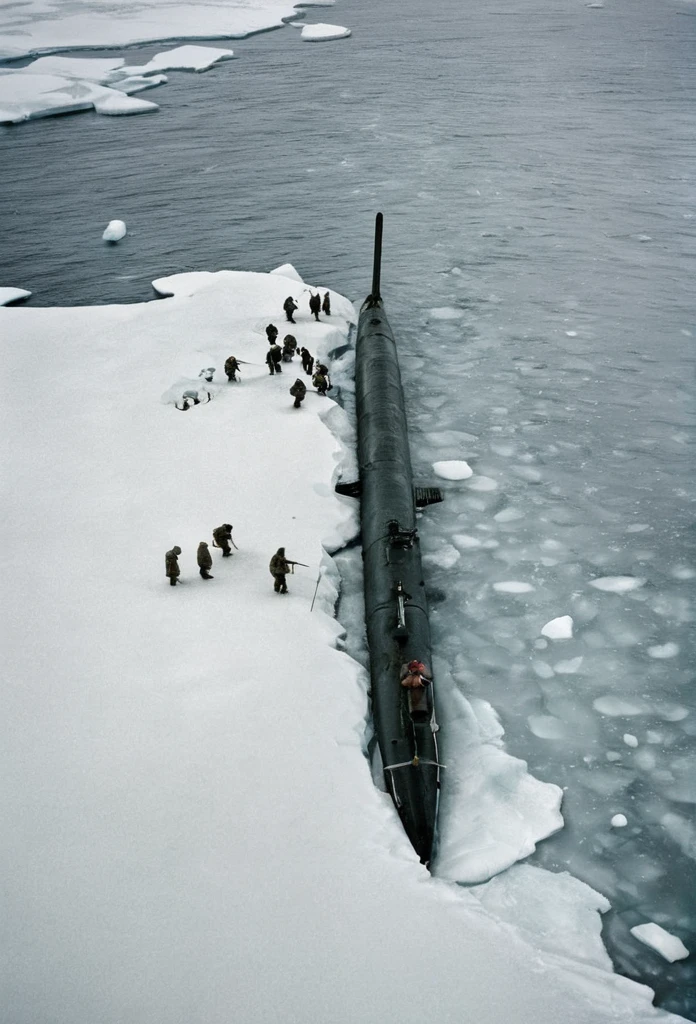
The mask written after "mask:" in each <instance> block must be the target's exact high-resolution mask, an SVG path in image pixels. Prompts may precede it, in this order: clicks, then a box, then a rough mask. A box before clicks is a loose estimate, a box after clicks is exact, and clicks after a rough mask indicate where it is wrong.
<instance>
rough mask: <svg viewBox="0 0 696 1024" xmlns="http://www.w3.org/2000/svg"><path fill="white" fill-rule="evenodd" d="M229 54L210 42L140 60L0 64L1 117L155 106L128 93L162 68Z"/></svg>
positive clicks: (158, 78) (157, 81)
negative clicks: (130, 63) (129, 63)
mask: <svg viewBox="0 0 696 1024" xmlns="http://www.w3.org/2000/svg"><path fill="white" fill-rule="evenodd" d="M232 56H233V51H232V50H221V49H216V48H214V47H211V46H178V47H176V49H173V50H165V51H163V52H162V53H158V54H156V55H155V56H154V57H153V58H152V59H151V60H150V61H148V63H147V64H143V65H142V66H126V65H125V61H124V59H123V58H122V57H57V56H50V57H39V59H38V60H35V61H33V62H32V63H31V64H28V65H27V66H26V67H22V68H17V69H12V68H0V121H5V122H19V121H27V120H29V119H33V118H37V117H50V116H51V115H52V114H65V113H70V112H74V111H79V110H89V109H91V108H93V109H94V110H96V112H97V113H99V114H139V113H147V112H152V111H155V110H158V109H159V107H158V106H157V104H156V103H152V102H150V101H149V100H140V99H132V98H131V94H132V93H135V92H141V91H142V90H143V89H151V88H153V87H154V86H157V85H161V84H163V83H164V82H166V81H167V77H166V75H163V74H160V73H159V72H162V71H164V70H168V69H172V70H174V69H176V70H188V71H204V70H206V69H207V68H210V67H212V66H213V65H214V64H216V63H218V62H219V61H221V60H228V59H229V58H231V57H232Z"/></svg>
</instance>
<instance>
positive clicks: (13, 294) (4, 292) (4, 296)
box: [0, 288, 31, 306]
mask: <svg viewBox="0 0 696 1024" xmlns="http://www.w3.org/2000/svg"><path fill="white" fill-rule="evenodd" d="M30 295H31V292H28V291H26V290H25V289H24V288H0V306H9V305H10V304H11V303H12V302H19V300H20V299H28V298H29V296H30Z"/></svg>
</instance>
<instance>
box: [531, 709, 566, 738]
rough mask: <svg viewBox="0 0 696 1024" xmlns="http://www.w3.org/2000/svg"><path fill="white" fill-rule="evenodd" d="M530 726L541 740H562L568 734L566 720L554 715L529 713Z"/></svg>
mask: <svg viewBox="0 0 696 1024" xmlns="http://www.w3.org/2000/svg"><path fill="white" fill-rule="evenodd" d="M527 721H528V722H529V728H530V729H531V731H532V732H533V733H534V735H535V736H538V737H539V739H541V740H562V739H564V738H565V737H566V736H567V735H568V729H567V727H566V724H565V722H562V721H561V720H560V718H555V717H554V716H553V715H529V716H528V718H527Z"/></svg>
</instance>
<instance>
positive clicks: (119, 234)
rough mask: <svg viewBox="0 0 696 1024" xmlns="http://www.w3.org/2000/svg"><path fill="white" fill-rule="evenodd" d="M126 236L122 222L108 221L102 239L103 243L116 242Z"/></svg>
mask: <svg viewBox="0 0 696 1024" xmlns="http://www.w3.org/2000/svg"><path fill="white" fill-rule="evenodd" d="M125 234H126V225H125V223H124V222H123V221H122V220H110V221H109V223H108V224H107V225H106V227H105V228H104V233H103V234H102V238H103V239H104V241H105V242H118V241H119V239H121V238H124V237H125Z"/></svg>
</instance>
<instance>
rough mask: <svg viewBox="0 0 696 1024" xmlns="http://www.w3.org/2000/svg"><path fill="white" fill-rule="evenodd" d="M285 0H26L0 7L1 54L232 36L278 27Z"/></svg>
mask: <svg viewBox="0 0 696 1024" xmlns="http://www.w3.org/2000/svg"><path fill="white" fill-rule="evenodd" d="M295 13H296V11H295V8H294V6H293V4H291V3H288V2H287V0H224V2H223V0H218V2H215V0H188V2H186V3H176V2H174V3H152V2H148V0H133V2H131V3H128V4H118V3H108V4H103V3H99V2H98V0H83V2H81V3H79V5H78V4H63V5H61V4H53V3H46V2H44V0H26V2H24V3H22V4H21V6H19V5H15V4H9V5H5V6H4V7H3V8H0V59H1V58H3V57H15V58H16V57H20V56H21V57H23V56H28V55H30V54H35V53H40V52H44V53H45V52H50V51H56V50H75V49H81V48H99V47H111V48H115V47H119V46H132V45H134V44H135V43H146V42H155V41H156V40H159V39H235V38H242V37H244V36H247V35H250V34H251V33H252V32H261V31H263V30H264V29H269V28H276V27H280V26H281V25H282V24H283V20H284V19H289V18H291V17H292V16H293V14H295Z"/></svg>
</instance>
